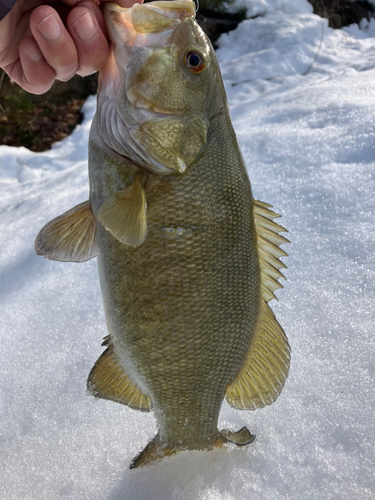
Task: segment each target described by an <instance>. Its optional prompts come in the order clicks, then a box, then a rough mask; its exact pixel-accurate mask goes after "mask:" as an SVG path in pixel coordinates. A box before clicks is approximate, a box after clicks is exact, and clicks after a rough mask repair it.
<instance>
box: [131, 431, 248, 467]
mask: <svg viewBox="0 0 375 500" xmlns="http://www.w3.org/2000/svg"><path fill="white" fill-rule="evenodd" d="M254 439H255V436H254V435H253V434H251V433H250V431H249V430H248V429H247V428H246V427H242V429H240V430H239V431H237V432H232V431H229V430H227V429H223V430H222V431H220V433H218V437H217V439H216V441H215V442H214V443H213V445H211V446H210V447H209V448H206V451H208V450H212V449H213V448H222V447H223V445H224V444H225V443H228V442H230V443H235V444H236V445H237V446H247V445H248V444H250V443H252V442H253V441H254ZM187 449H189V448H187V447H186V448H183V447H179V448H176V447H171V446H168V444H163V443H162V442H161V441H160V437H159V434H157V435H156V436H155V437H154V439H153V440H152V441H150V442H149V443H148V445H147V446H146V448H145V449H144V450H143V451H141V453H139V455H137V456H136V457H135V458H134V459H133V460H132V462H131V464H130V466H129V468H130V469H137V468H138V467H143V466H144V465H153V464H155V463H157V462H160V461H161V460H162V459H163V458H164V457H170V456H172V455H174V454H175V453H178V452H179V451H184V450H187Z"/></svg>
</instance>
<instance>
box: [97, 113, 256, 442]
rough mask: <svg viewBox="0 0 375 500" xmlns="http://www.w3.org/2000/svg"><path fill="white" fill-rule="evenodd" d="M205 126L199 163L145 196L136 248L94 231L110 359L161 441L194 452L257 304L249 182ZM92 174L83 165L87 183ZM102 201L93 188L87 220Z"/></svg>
mask: <svg viewBox="0 0 375 500" xmlns="http://www.w3.org/2000/svg"><path fill="white" fill-rule="evenodd" d="M215 120H216V122H217V123H216V124H214V125H213V127H212V128H213V130H214V132H213V134H212V135H211V136H210V141H209V144H208V147H207V149H206V151H205V153H204V154H203V155H202V157H201V158H200V159H199V161H198V162H197V163H196V164H195V165H194V166H192V167H191V168H190V169H189V170H188V171H187V172H186V174H185V175H184V176H183V177H182V178H181V177H178V176H175V175H171V176H166V177H164V178H163V179H162V180H161V181H160V182H159V183H158V184H157V186H156V187H155V188H154V189H153V191H152V192H151V193H150V196H148V198H147V199H148V202H147V221H148V231H147V238H146V240H145V241H144V243H143V244H142V245H140V246H139V247H137V248H131V247H126V246H124V245H122V244H121V243H119V242H118V241H117V240H116V239H115V238H114V237H113V236H111V234H110V233H109V232H108V231H106V230H105V229H103V228H102V227H101V226H100V224H99V227H98V244H99V249H100V250H99V268H100V276H101V284H102V289H103V296H104V298H105V304H106V312H107V322H108V325H109V331H110V335H111V337H112V339H113V340H112V341H113V345H114V350H115V353H116V354H117V356H118V359H119V360H121V361H122V362H123V363H124V365H125V367H126V369H127V370H129V371H132V375H133V377H134V381H135V382H136V383H137V384H138V385H139V387H140V389H141V390H143V391H144V392H145V393H147V394H149V395H150V397H151V400H152V402H153V407H154V409H155V412H156V417H157V420H158V425H159V428H160V432H161V434H162V435H163V437H164V438H165V440H167V441H168V443H171V442H172V443H173V442H181V444H182V446H188V447H194V448H201V447H204V448H205V447H207V444H209V443H212V441H213V440H214V439H216V438H217V433H218V431H217V420H218V416H219V411H220V407H221V404H222V400H223V398H224V394H225V389H226V386H227V385H228V384H229V383H230V382H231V381H232V380H233V379H234V377H235V376H236V375H237V373H238V371H239V369H240V367H241V366H242V364H243V362H244V359H245V356H246V354H247V352H248V350H249V346H250V341H251V337H252V332H253V330H254V326H255V322H256V319H257V314H258V310H259V297H260V290H259V287H260V277H259V264H258V257H257V251H256V247H255V229H254V221H253V217H252V195H251V188H250V183H249V180H248V177H247V174H246V171H245V168H244V165H243V161H242V157H241V154H240V152H239V149H238V145H237V142H236V140H235V136H234V134H233V132H232V130H231V127H228V123H227V120H228V119H227V117H226V116H225V115H219V116H217V117H216V118H215ZM108 167H109V168H108ZM111 168H112V169H113V170H114V171H115V170H117V169H118V167H117V166H116V165H114V164H110V163H108V164H105V168H103V165H100V166H99V171H100V173H99V176H100V175H103V174H102V172H106V173H108V172H109V171H110V170H111ZM96 170H97V169H96V168H95V163H94V168H93V164H92V162H90V176H91V182H92V183H95V177H96ZM129 170H131V168H130V169H129ZM108 176H109V177H112V179H115V178H116V175H111V174H108ZM97 184H98V185H104V184H105V183H103V182H98V183H97ZM120 188H123V186H120ZM113 189H119V186H113ZM104 198H105V196H103V195H102V194H101V193H100V191H97V189H95V196H94V197H92V206H93V208H94V212H95V207H96V206H97V207H100V206H101V205H102V203H103V201H104ZM129 367H131V369H129Z"/></svg>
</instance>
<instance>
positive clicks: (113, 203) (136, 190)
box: [98, 175, 147, 247]
mask: <svg viewBox="0 0 375 500" xmlns="http://www.w3.org/2000/svg"><path fill="white" fill-rule="evenodd" d="M98 219H99V221H100V223H101V224H102V226H103V227H105V228H106V229H107V231H109V232H110V233H111V234H112V236H114V237H115V238H116V239H117V240H118V241H120V242H121V243H123V244H124V245H130V246H132V247H138V246H139V245H141V244H142V243H143V241H144V240H145V238H146V234H147V219H146V195H145V190H144V188H143V186H142V183H141V178H140V175H137V176H136V179H135V181H134V183H133V184H132V186H130V187H129V188H128V189H125V190H123V191H118V192H117V193H115V194H114V195H112V196H110V197H109V198H108V200H107V201H106V202H105V203H104V204H103V205H102V206H101V207H100V209H99V211H98Z"/></svg>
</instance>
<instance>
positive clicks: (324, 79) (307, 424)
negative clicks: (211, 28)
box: [0, 0, 375, 500]
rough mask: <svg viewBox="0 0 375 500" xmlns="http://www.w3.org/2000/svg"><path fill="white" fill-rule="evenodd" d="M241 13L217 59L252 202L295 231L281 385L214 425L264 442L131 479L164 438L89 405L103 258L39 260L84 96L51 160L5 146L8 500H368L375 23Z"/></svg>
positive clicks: (374, 465)
mask: <svg viewBox="0 0 375 500" xmlns="http://www.w3.org/2000/svg"><path fill="white" fill-rule="evenodd" d="M246 2H247V3H248V6H249V8H250V14H249V11H248V17H249V19H247V20H246V21H244V22H243V23H241V24H240V25H239V27H238V28H237V29H236V30H235V31H233V32H231V33H229V34H226V35H223V36H222V37H221V39H220V42H219V46H220V48H219V50H218V53H217V54H218V58H219V61H220V63H221V66H222V71H223V75H224V78H225V85H226V88H227V92H228V98H229V103H230V106H231V111H232V116H233V123H234V126H235V129H236V132H237V135H238V139H239V142H240V146H241V149H242V151H243V155H244V158H245V161H246V163H247V165H248V170H249V175H250V179H251V182H252V187H253V192H254V195H255V197H256V198H258V199H260V200H262V201H265V202H268V203H272V204H273V205H274V206H275V209H276V210H277V211H278V212H279V213H281V214H282V215H283V218H282V223H283V225H285V227H287V228H288V230H289V235H288V237H289V239H290V240H291V245H288V248H286V250H287V251H288V253H289V254H290V257H289V258H288V259H287V261H286V263H287V265H288V268H289V269H288V270H287V271H286V275H287V279H288V280H287V282H286V283H285V290H281V291H279V292H278V297H279V299H280V302H278V303H273V304H272V307H273V310H274V311H275V313H276V315H277V317H278V319H279V321H280V323H281V324H282V325H283V327H284V328H285V331H286V333H287V335H288V337H289V340H290V344H291V347H292V364H291V371H290V376H289V379H288V381H287V383H286V386H285V389H284V391H283V393H282V395H281V396H280V398H279V399H278V401H277V402H276V403H274V404H273V405H272V406H270V407H268V408H266V409H263V410H258V411H256V412H239V411H235V410H232V409H231V408H229V407H228V405H226V404H224V405H223V409H222V412H221V416H220V424H221V426H222V427H231V428H233V429H239V428H240V427H242V426H243V425H247V426H248V427H249V429H250V430H251V431H252V432H253V433H255V434H256V436H257V439H256V441H255V442H254V443H253V444H252V445H250V446H249V447H248V448H247V449H246V450H243V449H237V448H235V447H230V448H229V450H228V451H226V450H215V451H212V452H209V453H208V452H184V453H180V454H178V455H175V456H174V457H172V458H169V459H165V460H164V461H163V462H161V463H160V464H158V465H155V466H152V467H148V468H144V469H138V470H134V471H130V470H128V468H127V467H128V464H129V462H130V460H131V459H132V458H133V457H134V455H136V454H137V453H138V452H139V451H140V450H141V449H142V448H143V447H144V446H145V445H146V443H147V442H148V440H149V439H151V438H152V437H153V435H154V434H155V430H156V427H155V423H154V420H153V417H152V415H150V414H142V413H138V412H135V411H133V410H130V409H128V408H126V407H123V406H121V405H117V404H115V403H112V402H109V401H96V400H95V399H94V398H92V397H87V396H86V393H85V384H86V378H87V375H88V373H89V371H90V369H91V367H92V365H93V363H94V362H95V360H96V359H97V357H98V356H99V355H100V353H101V352H102V349H103V348H102V347H101V346H100V343H101V339H102V337H104V336H105V335H106V333H107V332H106V326H105V320H104V315H103V310H102V299H101V293H100V289H99V283H98V278H97V270H96V262H95V260H92V261H89V262H87V263H83V264H73V263H59V262H50V261H47V260H44V259H42V258H41V257H37V256H36V255H35V254H34V249H33V241H34V238H35V236H36V234H37V233H38V231H39V229H40V228H41V227H42V226H43V224H45V223H46V222H48V221H49V220H50V219H52V218H53V217H55V216H57V215H59V214H60V213H63V212H64V211H66V210H68V209H70V208H71V207H73V206H74V205H76V204H78V203H80V202H82V201H85V200H86V199H87V197H88V180H87V140H88V133H89V128H90V122H91V119H92V117H93V114H94V111H95V100H94V97H92V98H90V99H88V101H87V102H86V104H85V106H84V113H85V120H84V122H83V123H82V124H81V125H80V126H78V127H77V128H76V130H75V131H74V132H73V134H72V135H71V136H70V137H68V138H67V139H65V140H64V141H62V142H61V143H58V144H56V145H55V146H54V148H53V149H52V150H50V151H48V152H45V153H40V154H35V153H31V152H30V151H28V150H26V149H24V148H11V147H6V146H1V147H0V187H1V191H0V235H1V236H0V238H1V250H0V296H1V301H0V317H1V319H2V321H1V323H0V338H1V347H0V349H1V370H0V384H1V388H2V390H1V396H0V401H1V404H0V443H1V453H0V468H1V478H2V480H1V482H0V498H4V499H7V500H11V499H15V500H20V499H27V500H28V499H30V500H31V499H36V498H37V499H39V500H44V499H46V500H47V499H48V500H55V499H72V500H80V499H90V500H99V499H100V500H102V499H107V500H120V499H126V500H127V499H130V500H133V499H135V500H138V499H140V500H143V499H146V498H148V499H156V500H169V499H189V500H191V499H194V500H195V499H199V500H208V499H210V500H211V499H213V500H242V499H243V500H249V499H251V500H277V499H293V500H300V499H301V500H302V499H303V500H308V499H321V498H324V499H328V500H331V499H340V500H346V499H347V500H349V499H350V500H365V499H373V498H375V475H374V470H375V452H374V444H375V443H374V441H375V440H374V434H375V430H374V429H375V426H374V424H375V417H374V415H375V389H374V376H375V359H374V348H375V337H374V333H373V330H374V323H375V321H374V313H373V311H374V299H375V286H374V285H375V237H374V220H373V218H374V207H375V133H374V120H375V111H374V110H375V57H374V54H375V50H374V49H375V38H374V36H375V25H374V24H373V21H370V22H367V21H366V22H362V23H361V29H359V28H358V27H356V26H351V27H349V28H347V29H345V30H341V31H333V30H331V29H329V28H328V26H327V24H326V21H324V20H322V19H321V18H319V17H317V16H315V15H313V14H312V9H311V6H310V5H309V4H308V3H307V1H305V0H295V1H286V0H285V1H282V0H251V1H250V0H246ZM251 9H252V10H251ZM254 9H258V13H259V12H261V13H262V17H257V18H255V19H250V17H251V16H253V15H254ZM261 9H263V10H261ZM317 53H318V54H317ZM316 54H317V56H316ZM314 57H316V61H315V64H314V65H313V66H312V67H311V68H310V69H309V70H308V71H307V69H308V68H309V67H310V63H311V61H312V60H313V59H314ZM306 71H307V74H304V73H306Z"/></svg>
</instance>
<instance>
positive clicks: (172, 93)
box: [35, 0, 290, 467]
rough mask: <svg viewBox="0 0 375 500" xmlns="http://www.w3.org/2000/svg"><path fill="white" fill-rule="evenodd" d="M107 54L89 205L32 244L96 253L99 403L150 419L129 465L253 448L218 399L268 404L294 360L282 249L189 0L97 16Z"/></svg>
mask: <svg viewBox="0 0 375 500" xmlns="http://www.w3.org/2000/svg"><path fill="white" fill-rule="evenodd" d="M104 13H105V19H106V25H107V29H108V32H109V34H110V38H111V41H112V52H111V56H110V58H109V61H108V63H107V65H106V66H105V67H104V68H103V69H102V71H101V73H100V80H99V89H98V108H97V113H96V116H95V118H94V120H93V124H92V128H91V132H90V141H89V177H90V200H89V201H87V202H84V203H82V204H80V205H78V206H77V207H75V208H73V209H72V210H69V211H68V212H66V213H65V214H63V215H61V216H59V217H57V218H56V219H54V220H52V221H51V222H49V223H48V224H47V225H46V226H44V228H43V229H42V230H41V231H40V233H39V234H38V236H37V239H36V242H35V249H36V252H37V253H38V254H39V255H44V257H46V258H48V259H51V260H60V261H71V262H83V261H86V260H88V259H91V258H93V257H96V256H97V257H98V270H99V278H100V284H101V289H102V294H103V302H104V309H105V315H106V321H107V327H108V332H109V335H108V336H107V337H106V338H105V339H104V342H103V345H105V346H106V350H105V351H104V353H103V354H102V356H101V357H100V358H99V359H98V361H97V362H96V363H95V365H94V367H93V369H92V370H91V372H90V375H89V378H88V389H89V391H90V392H91V393H92V394H94V395H95V396H97V397H99V398H103V399H109V400H113V401H116V402H119V403H122V404H125V405H127V406H129V407H130V408H133V409H135V410H139V411H150V410H152V411H154V413H155V417H156V420H157V425H158V434H157V436H156V437H155V438H154V439H153V440H152V441H151V442H150V443H149V444H148V445H147V447H146V448H145V449H144V450H143V451H142V452H141V453H140V454H139V455H138V456H137V457H136V458H135V459H134V460H133V462H132V464H131V467H138V466H141V465H145V464H150V463H153V462H155V461H157V460H160V459H161V458H162V457H163V456H169V455H172V454H173V453H176V452H177V451H180V450H209V449H212V448H214V447H220V446H223V444H224V443H226V442H228V441H230V442H234V443H236V444H237V445H239V446H243V445H247V444H249V443H251V442H252V441H253V439H254V436H253V435H252V434H251V433H250V431H249V430H248V429H247V428H246V427H243V428H242V429H241V430H239V431H237V432H232V431H229V430H225V429H224V430H220V431H219V429H218V418H219V412H220V408H221V404H222V402H223V399H224V398H226V399H227V401H228V403H229V404H230V405H231V406H232V407H234V408H237V409H243V410H246V409H249V410H255V409H256V408H261V407H264V406H266V405H269V404H271V403H272V402H273V401H275V400H276V399H277V397H278V395H279V394H280V392H281V390H282V388H283V386H284V383H285V380H286V378H287V376H288V370H289V363H290V348H289V345H288V341H287V338H286V336H285V333H284V331H283V329H282V328H281V326H280V325H279V323H278V322H277V320H276V318H275V316H274V315H273V313H272V311H271V309H270V307H269V306H268V302H269V301H270V300H271V299H272V298H274V297H275V296H274V293H273V292H274V291H275V290H276V289H277V288H280V287H281V285H280V284H279V282H278V279H279V278H281V277H283V275H282V274H281V272H280V269H281V268H283V267H285V265H284V264H283V263H282V262H281V261H280V260H279V258H280V257H282V256H286V253H285V252H284V251H283V250H282V249H280V245H281V244H282V243H286V242H288V240H287V239H286V238H284V237H283V236H281V235H280V234H279V233H280V232H283V231H285V229H284V228H283V227H282V226H280V225H278V224H276V223H275V222H274V221H273V220H274V219H275V218H276V217H279V216H278V215H277V214H275V213H274V212H273V211H272V210H271V208H272V207H271V205H268V204H266V203H262V202H259V201H256V200H254V198H253V196H252V192H251V186H250V181H249V179H248V176H247V172H246V168H245V165H244V161H243V158H242V154H241V151H240V149H239V146H238V143H237V139H236V136H235V133H234V130H233V127H232V123H231V118H230V113H229V109H228V104H227V100H226V95H225V90H224V86H223V83H222V79H221V74H220V69H219V66H218V62H217V60H216V56H215V53H214V51H213V48H212V46H211V44H210V42H209V40H208V39H207V37H206V36H205V35H204V33H203V32H202V30H201V29H200V27H199V26H198V25H197V23H196V22H195V5H194V3H193V2H192V1H191V0H175V1H156V2H151V3H148V4H146V5H139V4H135V5H134V6H133V7H132V8H130V9H125V8H121V7H119V6H118V5H116V4H105V6H104Z"/></svg>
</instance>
